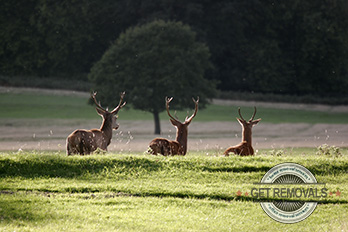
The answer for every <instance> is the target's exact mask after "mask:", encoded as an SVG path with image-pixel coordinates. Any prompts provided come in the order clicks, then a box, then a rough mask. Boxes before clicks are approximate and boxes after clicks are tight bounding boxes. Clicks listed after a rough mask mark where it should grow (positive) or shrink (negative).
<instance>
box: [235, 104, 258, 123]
mask: <svg viewBox="0 0 348 232" xmlns="http://www.w3.org/2000/svg"><path fill="white" fill-rule="evenodd" d="M238 113H239V116H240V118H241V119H242V120H244V121H246V120H245V119H244V118H243V117H242V114H241V113H240V107H238ZM255 115H256V106H254V113H253V116H251V118H250V119H249V122H251V121H252V120H254V117H255Z"/></svg>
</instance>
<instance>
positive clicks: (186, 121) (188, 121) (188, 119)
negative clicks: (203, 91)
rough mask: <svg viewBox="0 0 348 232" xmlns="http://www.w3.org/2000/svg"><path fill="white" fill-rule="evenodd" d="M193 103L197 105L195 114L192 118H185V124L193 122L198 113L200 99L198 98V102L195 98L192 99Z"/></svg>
mask: <svg viewBox="0 0 348 232" xmlns="http://www.w3.org/2000/svg"><path fill="white" fill-rule="evenodd" d="M192 101H193V102H194V103H195V111H194V112H193V114H192V115H191V117H189V118H188V117H187V116H186V118H185V123H190V122H191V121H192V119H193V118H194V117H195V116H196V114H197V111H198V102H199V97H197V100H195V99H194V98H192Z"/></svg>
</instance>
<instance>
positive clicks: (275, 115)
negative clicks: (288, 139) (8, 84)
mask: <svg viewBox="0 0 348 232" xmlns="http://www.w3.org/2000/svg"><path fill="white" fill-rule="evenodd" d="M174 100H175V99H174ZM174 100H173V104H175V101H174ZM87 101H88V97H87V98H86V97H77V96H74V97H72V96H59V95H58V96H57V95H42V94H41V93H36V92H33V93H21V94H17V93H0V106H1V111H0V118H3V119H8V118H14V119H27V118H34V119H36V118H45V119H50V118H54V119H96V118H98V116H97V114H96V112H95V110H93V108H94V107H93V106H92V105H88V104H87ZM112 107H113V106H110V108H112ZM237 109H238V106H221V105H209V106H208V107H207V108H206V109H202V110H199V113H198V114H197V116H196V118H195V121H234V120H235V118H236V117H237V116H238V112H237ZM192 110H193V108H192V109H189V112H188V113H187V111H178V114H177V115H178V117H179V118H182V119H183V118H185V116H186V115H188V114H189V115H191V114H192ZM242 111H243V115H245V117H246V118H247V117H249V115H251V114H252V112H253V108H252V107H243V109H242ZM238 117H239V116H238ZM256 117H258V118H262V122H269V123H301V122H302V123H335V124H346V123H348V113H337V112H331V111H327V112H321V111H308V110H294V109H291V110H290V109H276V108H263V107H258V113H257V116H256ZM119 118H120V119H127V120H153V116H152V114H151V113H148V112H143V111H139V110H134V109H130V108H128V109H122V110H121V111H120V113H119ZM160 118H161V119H163V120H167V118H168V116H167V114H166V112H162V113H161V114H160Z"/></svg>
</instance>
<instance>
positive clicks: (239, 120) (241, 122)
mask: <svg viewBox="0 0 348 232" xmlns="http://www.w3.org/2000/svg"><path fill="white" fill-rule="evenodd" d="M236 119H237V121H238V122H239V124H240V125H242V126H243V119H240V118H236Z"/></svg>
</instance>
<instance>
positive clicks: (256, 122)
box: [252, 118, 261, 126]
mask: <svg viewBox="0 0 348 232" xmlns="http://www.w3.org/2000/svg"><path fill="white" fill-rule="evenodd" d="M260 121H261V118H259V119H256V120H254V121H252V124H253V126H255V125H256V124H258V123H259V122H260Z"/></svg>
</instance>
